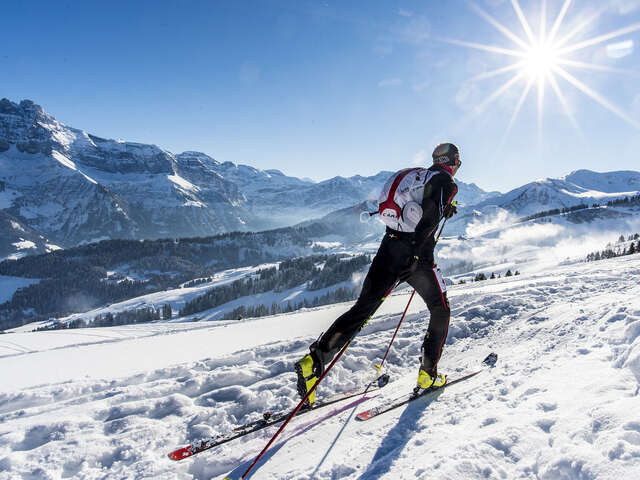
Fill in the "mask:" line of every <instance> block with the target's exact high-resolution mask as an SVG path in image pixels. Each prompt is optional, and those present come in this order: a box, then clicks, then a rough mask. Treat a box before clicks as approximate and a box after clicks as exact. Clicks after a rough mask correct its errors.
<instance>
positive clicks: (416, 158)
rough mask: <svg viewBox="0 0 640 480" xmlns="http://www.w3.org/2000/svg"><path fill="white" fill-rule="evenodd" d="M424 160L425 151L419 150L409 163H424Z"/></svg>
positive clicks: (425, 158)
mask: <svg viewBox="0 0 640 480" xmlns="http://www.w3.org/2000/svg"><path fill="white" fill-rule="evenodd" d="M426 161H427V152H426V151H424V150H420V151H419V152H417V153H416V154H415V155H414V156H413V158H412V160H411V163H413V164H414V165H424V164H425V162H426Z"/></svg>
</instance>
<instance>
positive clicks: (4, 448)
mask: <svg viewBox="0 0 640 480" xmlns="http://www.w3.org/2000/svg"><path fill="white" fill-rule="evenodd" d="M450 296H451V304H452V309H453V317H452V322H451V327H450V330H449V336H448V340H447V347H446V349H445V352H444V356H443V359H442V361H441V370H442V371H444V372H447V373H449V374H451V375H452V376H453V375H455V374H456V373H458V372H461V371H464V370H465V369H466V368H469V367H472V366H474V365H476V364H477V362H478V361H479V360H481V359H482V358H483V357H484V356H485V355H486V354H487V353H488V352H489V351H496V352H497V353H498V354H499V355H500V359H499V361H498V364H497V366H496V367H495V368H494V369H492V370H491V371H488V372H486V373H483V374H482V375H480V376H478V377H476V378H474V379H473V380H470V381H468V382H465V383H463V384H460V385H456V386H452V387H451V388H449V389H446V390H444V391H442V392H441V393H440V394H438V395H434V396H432V397H431V398H428V399H423V400H420V401H418V402H414V403H413V404H412V405H410V406H409V407H407V408H402V409H399V410H397V411H395V412H393V413H389V414H387V415H385V416H382V417H379V418H377V419H374V420H371V421H369V422H365V423H360V422H356V421H354V414H355V413H356V412H357V411H358V410H360V409H362V408H364V407H365V406H371V405H374V404H375V402H376V401H377V400H378V399H379V398H380V397H377V398H376V399H372V400H369V401H368V402H367V403H365V404H363V405H362V406H360V407H358V408H350V409H347V410H345V411H344V412H343V413H341V414H339V415H336V416H335V417H333V418H331V419H329V420H327V421H325V422H323V423H321V424H315V421H316V420H318V419H319V418H321V417H323V416H324V414H321V413H320V412H318V413H314V414H310V415H307V416H306V417H304V420H303V419H302V418H301V419H299V420H296V421H294V422H293V423H292V424H291V425H290V426H289V427H288V428H287V430H285V434H284V436H283V437H282V440H283V442H282V443H278V446H277V448H276V449H274V450H273V451H272V452H270V453H269V454H268V455H267V457H266V460H265V461H264V462H261V463H260V464H258V466H257V468H256V470H255V471H254V474H253V475H251V477H250V478H256V479H283V478H287V479H303V478H304V479H308V478H317V479H338V478H345V479H354V480H355V479H363V480H372V479H383V478H385V479H386V478H388V479H391V478H394V479H398V478H399V479H409V478H425V479H426V478H429V479H475V478H543V479H555V478H567V479H568V478H588V479H595V478H597V479H616V480H619V479H627V478H629V479H631V478H638V477H639V476H640V402H639V400H638V398H639V394H640V339H639V337H640V255H633V256H626V257H620V258H617V259H612V260H607V261H599V262H591V263H586V264H581V263H577V264H571V265H565V266H562V267H556V268H553V269H550V270H547V271H541V272H538V273H535V274H531V275H522V276H519V277H511V278H510V279H501V280H496V281H487V282H479V283H474V284H467V285H456V286H454V287H452V288H451V290H450ZM408 297H409V291H408V290H404V291H400V292H397V293H396V294H394V295H393V296H391V297H390V298H389V299H388V300H387V302H385V303H384V304H383V306H382V307H381V309H380V310H379V312H378V313H377V314H376V316H375V317H374V318H373V319H372V320H371V321H370V322H369V324H368V325H367V327H366V328H365V329H364V331H363V332H362V333H361V335H360V336H359V337H358V338H357V339H356V341H355V342H353V344H352V346H351V347H350V348H349V350H348V351H347V354H346V356H345V358H343V359H342V360H341V361H340V362H339V363H338V364H337V366H336V368H335V371H334V372H332V373H331V374H330V375H329V377H328V378H327V380H326V384H324V385H323V386H322V387H321V389H320V395H323V396H324V395H328V394H331V393H333V392H337V391H340V390H344V389H348V388H350V387H354V386H356V385H358V384H362V383H363V382H365V381H366V379H368V378H370V376H371V374H372V373H373V369H372V368H371V364H372V363H373V362H375V361H379V359H380V356H381V355H382V353H383V352H384V348H385V345H386V343H387V342H388V341H389V339H390V338H391V334H392V332H393V329H394V327H395V325H396V322H397V320H398V318H399V314H400V312H401V311H402V309H403V308H404V306H405V304H406V302H407V300H408ZM348 306H349V305H347V304H342V305H334V306H330V307H323V308H318V309H312V310H307V311H301V312H298V313H295V314H288V315H278V316H273V317H265V318H261V319H255V320H247V321H240V322H224V323H221V324H213V325H211V324H209V325H206V326H204V328H203V325H202V324H197V323H196V324H189V323H181V324H175V323H173V324H171V323H155V324H151V325H137V326H131V327H118V328H109V329H100V330H99V331H96V329H91V330H85V331H83V330H75V331H58V332H46V333H36V334H34V333H20V334H18V333H15V334H8V335H2V336H0V345H2V347H3V348H4V349H5V350H4V353H3V354H0V355H4V356H2V357H0V371H1V372H3V373H2V377H3V378H2V382H0V392H1V393H0V478H2V479H5V478H11V479H19V478H25V479H26V478H77V479H89V478H91V479H93V478H154V479H196V478H197V479H200V480H203V479H209V478H222V477H223V476H224V475H226V474H228V473H229V472H231V471H233V475H232V478H239V475H240V474H242V473H243V472H244V470H245V469H246V468H247V466H248V464H249V463H250V462H251V460H252V459H253V457H254V455H255V454H256V453H257V452H258V451H259V450H260V449H261V448H262V447H263V446H264V445H265V444H266V441H267V440H268V438H269V436H270V435H271V434H272V433H273V431H274V430H273V429H271V430H267V431H262V432H260V433H256V434H253V435H252V436H248V437H245V439H243V440H238V441H235V442H232V443H229V444H226V445H224V446H222V447H220V448H219V449H218V450H216V451H211V452H208V453H203V454H202V455H200V456H198V457H196V458H194V459H191V460H185V461H184V462H180V463H173V462H171V461H170V460H168V459H167V458H166V456H165V454H166V453H167V452H168V451H169V450H171V449H173V448H174V447H176V446H179V445H180V444H183V443H184V442H188V441H192V440H196V439H198V438H200V437H202V436H204V435H211V434H213V433H214V432H216V431H220V432H223V431H228V430H229V429H230V428H232V427H233V426H235V425H237V424H239V423H242V422H245V421H247V420H253V419H256V418H258V417H259V415H260V414H261V412H263V411H264V410H265V409H266V408H268V409H278V408H290V407H292V406H293V405H294V403H295V397H296V395H295V385H294V383H295V380H294V374H293V372H292V367H293V362H294V361H295V360H296V359H297V358H298V357H300V356H301V355H302V354H303V353H304V352H305V350H306V348H307V345H308V344H309V343H310V342H311V341H312V340H313V339H315V338H316V337H317V335H318V333H319V332H320V331H322V330H323V329H325V328H326V327H327V326H328V325H329V324H330V323H331V321H332V320H333V319H334V318H335V317H336V316H337V315H339V314H340V313H342V312H344V311H345V310H346V308H348ZM425 315H426V311H425V307H424V304H422V302H421V301H414V303H413V304H412V306H411V307H410V309H409V313H408V316H407V319H406V320H405V324H404V325H403V327H402V329H401V330H400V333H399V336H398V338H397V339H396V342H395V344H394V347H393V349H392V351H391V354H390V357H389V360H388V362H389V363H388V368H389V372H390V373H391V375H392V379H393V383H392V384H390V385H389V386H387V387H385V389H383V390H382V391H381V392H380V396H381V397H391V396H394V395H397V394H398V393H399V392H402V391H406V390H408V389H410V388H411V386H412V384H413V381H414V375H415V369H416V361H415V359H416V357H417V355H418V353H419V345H420V343H421V339H422V335H423V334H424V330H425V321H424V317H425ZM152 329H153V332H151V330H152ZM94 335H95V336H94ZM11 350H13V353H10V351H11ZM20 350H21V351H20Z"/></svg>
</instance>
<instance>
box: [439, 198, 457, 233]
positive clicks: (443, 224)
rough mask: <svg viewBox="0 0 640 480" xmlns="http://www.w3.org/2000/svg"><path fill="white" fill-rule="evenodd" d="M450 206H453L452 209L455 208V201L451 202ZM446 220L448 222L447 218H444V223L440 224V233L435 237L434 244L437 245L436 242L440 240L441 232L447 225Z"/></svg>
mask: <svg viewBox="0 0 640 480" xmlns="http://www.w3.org/2000/svg"><path fill="white" fill-rule="evenodd" d="M451 205H453V206H454V207H455V206H456V201H455V200H454V201H453V202H451ZM447 220H449V218H448V217H445V219H444V222H442V227H440V232H438V236H437V237H436V242H435V243H438V240H440V235H441V234H442V230H444V226H445V224H446V223H447Z"/></svg>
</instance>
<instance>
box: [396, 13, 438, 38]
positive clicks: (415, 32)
mask: <svg viewBox="0 0 640 480" xmlns="http://www.w3.org/2000/svg"><path fill="white" fill-rule="evenodd" d="M430 33H431V23H430V22H429V20H427V17H424V16H418V17H410V18H409V22H408V23H407V24H406V25H405V26H404V27H403V28H402V29H401V31H400V39H401V40H402V41H404V42H408V43H412V44H416V45H418V44H421V43H424V42H425V40H427V39H428V38H429V34H430Z"/></svg>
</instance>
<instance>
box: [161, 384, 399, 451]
mask: <svg viewBox="0 0 640 480" xmlns="http://www.w3.org/2000/svg"><path fill="white" fill-rule="evenodd" d="M388 382H389V376H388V375H387V374H385V375H382V376H381V377H379V378H378V379H376V380H374V381H373V382H371V383H370V384H369V385H368V386H367V387H361V388H356V389H352V390H348V391H346V392H342V393H339V394H337V395H334V396H332V397H329V398H328V399H327V400H324V401H322V402H316V404H315V405H314V406H313V407H311V408H305V409H302V410H300V411H299V412H298V413H297V414H296V417H298V416H300V415H303V414H305V413H309V412H315V411H317V410H320V409H322V408H324V407H328V406H329V405H333V404H335V403H338V402H341V401H343V400H347V399H349V398H353V397H356V396H358V395H363V394H365V393H368V392H371V391H374V390H378V389H380V388H382V387H384V386H385V385H386V384H387V383H388ZM290 413H291V412H290V411H284V412H276V413H274V412H265V413H264V414H263V416H262V418H261V419H260V420H255V421H253V422H250V423H247V424H245V425H242V426H239V427H236V428H234V429H233V431H232V432H229V433H223V434H220V435H214V436H212V437H209V438H204V439H201V440H196V441H195V442H193V443H190V444H189V445H186V446H184V447H181V448H178V449H176V450H174V451H173V452H170V453H169V454H168V457H169V458H170V459H171V460H175V461H178V460H183V459H185V458H189V457H192V456H194V455H196V454H198V453H200V452H204V451H205V450H209V449H211V448H214V447H217V446H219V445H222V444H224V443H227V442H230V441H232V440H235V439H237V438H240V437H244V436H245V435H249V434H250V433H253V432H257V431H258V430H262V429H264V428H267V427H270V426H272V425H275V424H278V423H280V422H283V421H284V420H286V419H287V417H288V416H289V414H290Z"/></svg>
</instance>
